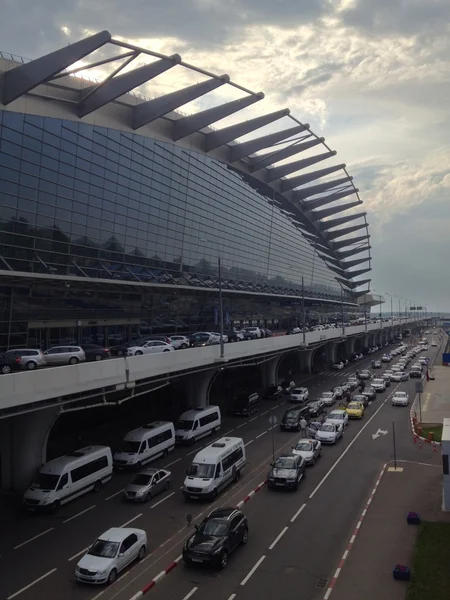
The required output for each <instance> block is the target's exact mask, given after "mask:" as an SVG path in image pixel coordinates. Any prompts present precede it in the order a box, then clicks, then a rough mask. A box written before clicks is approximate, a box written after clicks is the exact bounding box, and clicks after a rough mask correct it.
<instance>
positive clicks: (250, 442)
mask: <svg viewBox="0 0 450 600" xmlns="http://www.w3.org/2000/svg"><path fill="white" fill-rule="evenodd" d="M254 441H255V440H250V441H249V442H247V443H246V444H244V446H250V444H253V442H254Z"/></svg>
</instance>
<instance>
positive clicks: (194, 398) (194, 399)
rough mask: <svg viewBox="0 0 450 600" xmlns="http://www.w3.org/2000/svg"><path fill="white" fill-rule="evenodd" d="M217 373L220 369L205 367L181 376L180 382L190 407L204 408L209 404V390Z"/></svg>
mask: <svg viewBox="0 0 450 600" xmlns="http://www.w3.org/2000/svg"><path fill="white" fill-rule="evenodd" d="M218 373H220V369H207V370H206V371H200V372H199V373H192V374H191V375H186V376H185V377H183V380H182V384H183V385H184V389H185V390H186V396H187V399H188V405H189V406H190V407H191V408H205V407H206V406H208V405H209V391H210V389H211V385H212V382H213V380H214V377H215V376H216V375H217V374H218Z"/></svg>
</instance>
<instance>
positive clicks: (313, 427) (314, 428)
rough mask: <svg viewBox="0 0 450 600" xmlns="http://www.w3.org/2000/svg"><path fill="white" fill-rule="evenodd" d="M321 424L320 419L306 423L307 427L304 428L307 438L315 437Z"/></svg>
mask: <svg viewBox="0 0 450 600" xmlns="http://www.w3.org/2000/svg"><path fill="white" fill-rule="evenodd" d="M321 425H322V423H321V422H320V421H311V423H308V427H307V428H306V435H307V436H308V437H309V438H312V439H315V437H316V434H317V432H318V431H319V429H320V427H321Z"/></svg>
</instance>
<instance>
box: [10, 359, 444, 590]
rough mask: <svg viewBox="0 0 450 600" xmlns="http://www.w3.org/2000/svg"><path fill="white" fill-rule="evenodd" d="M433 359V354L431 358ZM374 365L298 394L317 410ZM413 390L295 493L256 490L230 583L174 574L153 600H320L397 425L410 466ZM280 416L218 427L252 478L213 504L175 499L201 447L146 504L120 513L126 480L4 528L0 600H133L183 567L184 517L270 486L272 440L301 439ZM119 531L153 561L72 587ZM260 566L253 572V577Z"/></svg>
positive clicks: (173, 464) (176, 461) (356, 425)
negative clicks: (319, 401)
mask: <svg viewBox="0 0 450 600" xmlns="http://www.w3.org/2000/svg"><path fill="white" fill-rule="evenodd" d="M436 350H438V348H431V349H430V352H429V354H430V355H432V354H434V353H435V352H436ZM380 354H381V352H380ZM376 356H377V355H376V354H374V355H370V357H367V358H365V359H364V360H362V361H360V362H358V363H356V364H354V365H351V366H350V367H349V368H347V369H345V370H344V371H340V372H335V373H324V374H322V375H320V376H316V377H307V378H306V379H303V381H302V383H305V384H306V385H307V386H308V387H309V389H310V398H311V399H314V398H315V397H317V396H318V395H320V393H321V392H322V391H325V390H329V389H330V388H331V387H332V386H334V385H337V384H338V383H339V382H341V381H344V380H345V379H346V378H347V377H348V375H349V373H350V372H354V371H355V370H356V368H358V369H361V368H363V366H367V365H368V364H370V360H371V359H372V358H375V357H376ZM414 385H415V381H414V380H411V381H408V382H404V383H402V384H398V385H396V384H392V385H391V387H390V388H388V390H387V391H386V392H385V393H384V394H380V395H378V397H377V400H376V401H375V402H374V403H373V404H372V405H371V406H370V407H369V408H368V409H367V411H366V415H365V417H364V419H363V420H362V421H361V422H351V423H350V425H349V427H348V429H347V430H346V433H345V435H344V438H343V440H342V441H340V442H339V443H338V444H337V445H336V446H332V447H330V448H324V451H323V456H322V458H321V459H320V460H319V461H318V462H316V465H315V466H314V467H312V468H310V469H308V472H307V476H306V478H305V480H304V481H302V483H301V485H300V487H299V490H298V492H297V493H283V492H281V493H277V492H269V491H268V490H267V489H266V488H265V487H263V489H262V490H261V491H260V492H259V493H258V494H256V495H255V496H254V497H253V498H252V500H251V501H250V502H249V503H248V504H246V505H245V507H244V512H245V513H246V514H247V516H248V519H249V526H250V538H249V542H248V544H247V546H246V547H245V548H239V549H238V550H236V552H235V553H233V555H232V556H231V557H230V561H229V564H228V567H227V569H226V570H225V571H223V572H217V571H211V570H200V569H192V570H191V569H187V568H185V567H184V566H183V565H182V564H181V563H180V565H179V567H178V568H177V569H174V571H173V572H171V573H170V574H169V575H168V576H167V578H165V579H164V580H162V581H161V582H160V583H159V584H158V585H157V586H156V587H155V588H154V589H152V590H151V591H150V592H149V596H150V595H153V596H155V597H156V598H157V599H158V600H159V598H161V600H163V599H166V598H168V597H170V598H171V600H184V599H185V597H186V596H188V595H189V593H191V592H192V590H193V589H194V587H195V588H197V589H196V590H195V592H193V594H192V597H193V599H194V600H203V599H204V600H206V598H208V599H209V598H210V597H211V594H213V595H214V597H215V598H216V599H217V600H228V599H229V598H230V597H232V596H233V594H236V597H237V600H239V599H240V598H242V599H244V600H245V599H247V598H254V597H256V596H258V597H260V598H262V600H264V599H265V598H267V599H269V598H270V599H271V600H272V598H273V597H277V598H288V597H289V598H292V597H293V596H294V593H295V596H296V597H300V600H303V598H304V599H305V600H314V599H315V598H321V597H322V596H323V594H324V589H323V588H321V587H318V586H319V584H320V580H328V579H330V577H331V573H332V571H333V569H334V568H335V567H336V565H337V563H338V562H339V560H338V559H339V557H340V556H341V555H342V551H343V548H344V546H345V544H346V543H347V541H348V534H349V532H350V531H351V530H352V527H353V526H354V523H355V522H356V520H357V517H358V516H359V508H360V507H361V506H362V504H363V503H364V501H365V500H366V499H367V494H368V491H369V490H370V489H371V485H372V484H373V481H374V479H375V478H376V475H377V474H378V472H379V470H380V468H381V466H382V464H383V463H384V462H386V461H387V460H390V459H391V458H392V438H391V435H392V424H393V423H395V426H396V433H397V439H398V443H397V446H398V453H399V457H400V456H401V458H406V459H407V458H409V456H410V455H411V453H414V452H415V448H414V447H413V446H412V444H411V433H410V422H409V409H402V408H393V407H392V406H391V405H390V403H389V399H390V396H391V395H392V393H393V392H394V391H395V390H396V389H402V390H407V391H409V394H410V400H411V401H412V400H413V396H414V393H413V390H414ZM286 408H287V403H286V401H285V400H284V399H283V401H282V402H281V403H279V404H276V405H275V406H273V405H271V404H270V403H269V402H266V403H265V404H263V407H262V408H261V413H260V414H259V415H255V416H253V417H251V418H250V419H244V420H241V419H239V418H236V419H233V418H224V422H223V427H222V432H221V435H224V434H230V435H238V436H241V437H243V439H244V441H245V443H246V448H247V456H248V466H247V468H246V470H245V472H244V474H243V477H242V478H241V481H240V482H239V483H238V484H235V485H233V486H230V487H229V488H227V490H226V491H225V492H224V493H222V494H221V495H220V496H219V497H218V499H217V500H216V502H215V503H213V504H207V503H205V504H203V503H202V504H200V503H192V504H186V503H185V502H184V501H183V499H182V497H181V492H180V490H179V488H180V486H181V484H182V482H183V479H184V472H185V470H186V468H187V467H188V466H189V464H190V461H191V460H192V456H193V454H194V453H195V452H197V451H198V449H199V448H200V447H202V446H204V445H207V444H209V443H211V439H206V440H203V441H202V442H200V443H198V444H197V445H196V446H195V447H193V448H177V449H176V450H175V451H174V452H173V453H172V454H171V455H170V456H169V457H168V458H167V459H166V460H165V461H164V462H159V464H161V466H166V467H167V466H168V467H169V468H170V469H171V470H172V475H173V486H172V489H171V490H170V491H169V492H167V493H165V494H163V495H161V496H159V497H156V498H155V499H154V501H153V502H151V503H149V504H144V505H134V504H126V503H124V502H123V501H122V499H121V490H122V489H123V487H124V485H125V483H126V482H128V481H129V479H130V477H131V475H130V474H126V473H121V474H118V475H115V476H114V478H113V480H112V481H111V482H110V483H109V484H108V485H107V486H105V488H104V489H103V490H101V492H99V493H98V494H97V495H89V496H85V497H84V498H81V499H79V500H77V501H75V502H73V503H71V504H69V505H67V506H65V507H63V508H62V509H61V511H60V512H59V513H58V514H57V515H28V514H26V513H22V512H21V513H20V514H18V513H14V514H13V515H11V517H10V519H9V521H8V522H6V523H5V524H4V526H3V528H2V552H1V554H2V557H1V564H2V567H3V572H5V573H8V577H7V578H2V580H1V581H0V595H1V597H3V598H7V599H9V600H12V599H13V598H19V599H20V600H22V599H23V600H34V599H36V600H38V599H39V600H44V599H49V600H59V599H61V600H62V599H63V598H64V600H72V599H74V600H96V599H97V598H102V600H112V599H114V600H129V598H131V597H132V596H133V594H134V593H136V592H137V591H138V590H139V589H141V588H142V587H143V586H144V585H145V584H146V583H148V582H149V581H151V579H152V578H153V577H154V576H156V575H157V574H158V573H159V572H160V571H161V570H162V569H164V568H165V567H167V565H168V564H170V563H171V562H172V561H173V560H174V559H176V558H177V557H178V556H179V555H180V552H181V548H182V543H183V541H184V539H185V538H186V537H187V535H188V533H189V532H190V531H191V529H192V526H191V527H190V528H189V527H188V526H187V524H186V519H185V516H186V513H188V512H190V513H192V515H193V522H194V523H195V522H198V520H199V519H201V518H202V516H204V515H205V514H207V512H209V510H211V507H212V506H220V505H224V504H225V505H230V504H231V505H236V504H237V503H238V502H239V501H241V500H242V499H243V498H244V497H245V496H246V495H247V493H248V492H249V491H251V490H252V489H254V488H255V487H256V486H257V485H258V484H259V483H261V482H262V481H264V480H265V478H266V475H267V471H268V466H269V463H270V461H271V459H272V435H273V436H274V441H275V452H276V454H279V453H280V452H282V451H283V450H288V449H289V448H290V447H291V446H292V445H293V443H294V441H295V440H296V439H298V437H299V434H298V433H295V434H289V433H281V432H280V431H279V428H278V427H277V426H276V427H275V428H274V429H273V430H272V431H270V429H269V428H270V424H269V420H268V419H269V416H270V415H273V414H275V415H276V416H277V417H278V419H279V418H280V417H281V415H282V413H283V412H284V410H286ZM378 429H382V430H387V431H389V435H387V436H380V438H377V439H376V440H373V439H372V434H373V433H374V432H376V431H377V430H378ZM99 443H101V440H99ZM156 464H158V463H156ZM125 524H129V525H130V526H135V527H140V528H143V529H145V530H146V531H147V534H148V538H149V546H150V548H149V550H150V551H151V553H150V554H148V555H147V557H146V559H145V560H144V561H143V562H142V563H140V564H137V565H134V566H133V567H131V568H130V569H129V570H127V571H126V572H125V573H124V575H123V576H122V577H121V578H120V579H119V580H118V581H117V582H116V583H115V584H114V585H113V586H111V587H109V588H92V587H89V586H80V585H78V584H76V583H75V581H74V576H73V571H74V568H75V565H76V562H77V559H78V558H79V557H80V556H81V555H82V554H83V552H84V549H85V548H86V547H87V546H88V545H89V544H90V543H92V542H93V541H94V540H95V538H96V536H98V535H100V534H101V533H102V532H103V531H105V530H106V529H108V528H109V527H111V526H118V525H125ZM280 536H281V537H280ZM263 557H264V558H263ZM255 565H258V567H257V570H256V571H257V572H255V574H253V575H251V576H250V577H248V575H249V574H250V573H251V572H252V569H253V568H254V566H255ZM18 566H20V568H19V569H18V568H17V567H18ZM243 583H244V585H242V584H243ZM28 586H29V587H28Z"/></svg>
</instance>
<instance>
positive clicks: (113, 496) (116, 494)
mask: <svg viewBox="0 0 450 600" xmlns="http://www.w3.org/2000/svg"><path fill="white" fill-rule="evenodd" d="M122 493H123V489H122V490H119V491H118V492H116V493H115V494H111V496H108V497H107V498H105V500H111V498H115V497H116V496H118V495H119V494H122Z"/></svg>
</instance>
